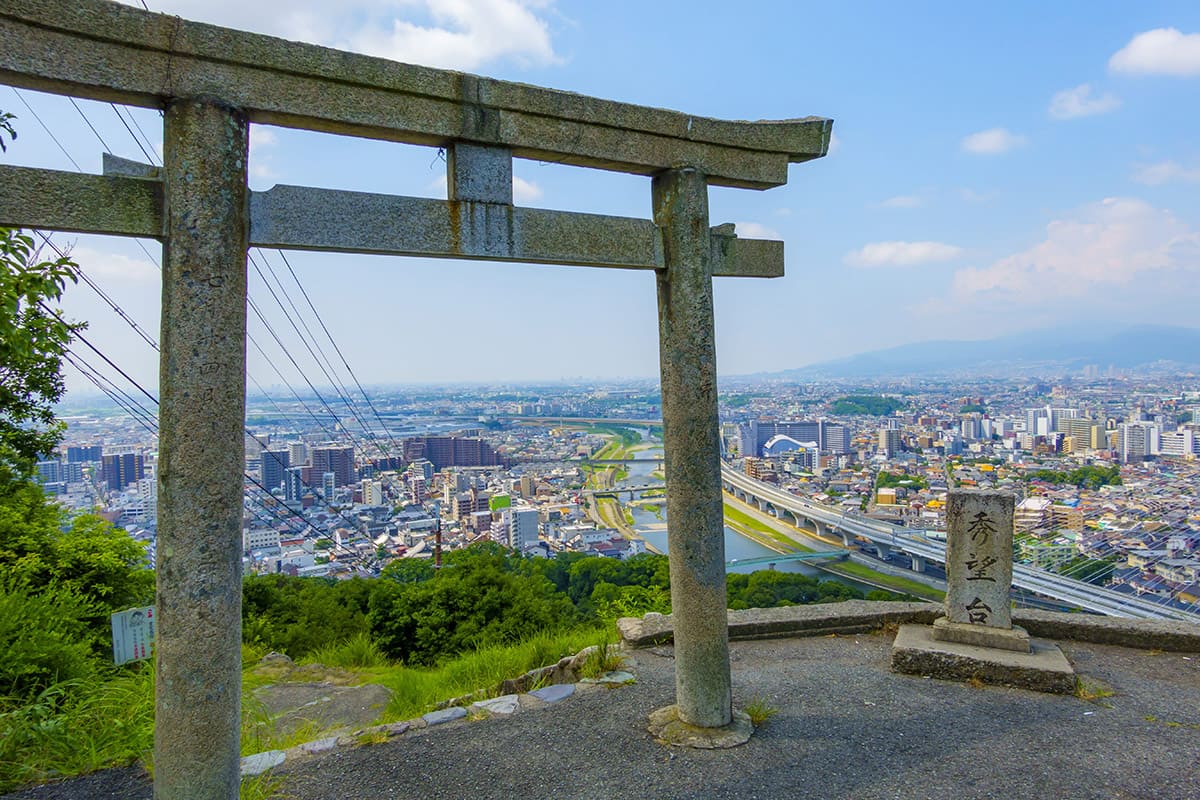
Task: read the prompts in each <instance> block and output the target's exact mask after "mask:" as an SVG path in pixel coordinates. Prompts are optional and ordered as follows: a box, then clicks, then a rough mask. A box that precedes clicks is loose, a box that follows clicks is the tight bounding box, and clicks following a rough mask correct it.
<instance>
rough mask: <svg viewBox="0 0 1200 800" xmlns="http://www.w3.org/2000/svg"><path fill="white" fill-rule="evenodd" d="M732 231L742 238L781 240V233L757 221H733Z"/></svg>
mask: <svg viewBox="0 0 1200 800" xmlns="http://www.w3.org/2000/svg"><path fill="white" fill-rule="evenodd" d="M734 231H736V232H737V235H738V237H739V238H742V239H775V240H777V241H783V234H782V233H780V232H779V231H777V230H775V229H774V228H768V227H767V226H766V225H761V224H759V223H757V222H735V223H734Z"/></svg>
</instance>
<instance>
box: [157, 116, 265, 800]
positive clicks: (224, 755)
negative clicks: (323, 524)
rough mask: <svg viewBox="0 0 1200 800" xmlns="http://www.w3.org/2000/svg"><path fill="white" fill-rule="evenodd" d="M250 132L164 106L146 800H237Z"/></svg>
mask: <svg viewBox="0 0 1200 800" xmlns="http://www.w3.org/2000/svg"><path fill="white" fill-rule="evenodd" d="M248 131H249V126H248V123H247V121H246V117H245V116H244V115H243V114H242V113H241V112H240V111H238V110H237V109H234V108H230V107H228V106H226V105H224V104H222V103H221V102H220V101H217V100H212V99H208V98H196V99H177V100H174V101H172V102H171V103H170V104H168V106H167V109H166V114H165V128H164V138H163V141H164V158H163V165H164V166H163V171H164V178H165V181H164V182H165V187H164V188H165V193H164V200H165V202H164V205H165V208H164V220H165V222H164V227H165V230H164V234H165V245H164V249H163V255H164V258H163V290H162V357H161V361H160V373H159V382H160V391H161V392H162V399H161V406H160V409H159V431H160V434H159V459H158V497H159V500H158V551H157V554H158V555H157V564H156V568H157V569H156V571H157V575H158V590H157V595H158V600H157V609H158V615H159V627H158V642H157V651H158V652H157V657H158V666H157V670H158V673H157V677H158V684H157V686H156V687H155V720H154V797H155V798H156V800H185V798H186V800H231V798H236V797H237V796H238V783H239V741H238V740H239V731H240V730H241V688H242V670H241V639H242V565H241V526H242V495H243V489H242V471H243V462H244V455H243V453H244V449H245V445H244V441H245V439H244V430H245V427H244V426H245V419H246V249H247V246H248V235H249V233H248V232H249V226H248V224H247V220H248V213H247V199H248V190H247V188H246V159H247V145H248Z"/></svg>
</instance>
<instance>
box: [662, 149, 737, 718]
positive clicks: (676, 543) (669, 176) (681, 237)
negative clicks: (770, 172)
mask: <svg viewBox="0 0 1200 800" xmlns="http://www.w3.org/2000/svg"><path fill="white" fill-rule="evenodd" d="M652 196H653V207H654V222H655V224H656V225H658V227H659V229H660V230H661V231H662V234H663V253H664V259H665V262H666V269H665V270H661V271H659V272H658V273H657V286H658V331H659V333H658V340H659V367H660V370H661V375H662V416H663V468H664V471H665V473H666V476H667V516H668V518H669V519H670V520H671V525H670V526H669V528H668V531H667V534H668V537H669V542H668V545H669V546H668V548H667V552H668V556H669V559H670V562H671V563H670V567H671V608H672V609H673V610H674V612H673V615H672V617H673V620H674V626H675V700H676V708H677V711H678V715H679V719H680V720H682V721H683V722H686V723H688V724H690V725H697V726H700V727H706V728H719V727H722V726H724V725H727V724H729V722H730V720H731V719H732V717H731V716H730V714H731V713H732V696H731V692H730V677H729V632H728V626H727V624H726V619H725V609H726V602H725V599H726V598H725V517H724V507H723V501H722V494H721V455H720V453H721V447H720V441H719V431H718V418H717V361H716V345H715V342H714V339H713V296H712V265H711V251H710V242H709V225H708V184H707V183H706V181H705V176H704V174H703V173H701V172H699V171H698V170H695V169H675V170H670V171H667V172H664V173H662V174H660V175H658V176H656V177H655V178H654V183H653V193H652Z"/></svg>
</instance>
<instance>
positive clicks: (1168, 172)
mask: <svg viewBox="0 0 1200 800" xmlns="http://www.w3.org/2000/svg"><path fill="white" fill-rule="evenodd" d="M1133 179H1134V180H1135V181H1137V182H1138V183H1144V184H1146V185H1148V186H1159V185H1161V184H1164V183H1171V182H1172V181H1184V182H1186V183H1196V182H1200V169H1188V168H1187V167H1184V166H1183V165H1182V164H1180V163H1179V162H1177V161H1160V162H1158V163H1157V164H1138V165H1137V166H1136V167H1135V168H1134V172H1133Z"/></svg>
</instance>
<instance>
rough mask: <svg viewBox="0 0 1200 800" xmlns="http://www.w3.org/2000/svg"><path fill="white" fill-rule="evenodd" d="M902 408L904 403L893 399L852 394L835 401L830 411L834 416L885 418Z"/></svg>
mask: <svg viewBox="0 0 1200 800" xmlns="http://www.w3.org/2000/svg"><path fill="white" fill-rule="evenodd" d="M904 406H905V403H903V402H901V401H899V400H897V399H896V398H894V397H881V396H879V395H867V394H852V395H847V396H846V397H841V398H838V399H837V400H835V401H834V402H833V406H832V408H831V410H832V411H833V413H834V414H842V415H861V416H871V417H886V416H889V415H891V414H892V413H894V412H896V411H899V410H900V409H902V408H904Z"/></svg>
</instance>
